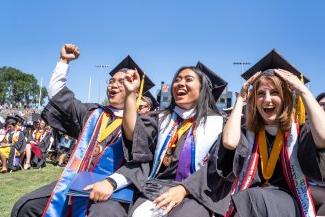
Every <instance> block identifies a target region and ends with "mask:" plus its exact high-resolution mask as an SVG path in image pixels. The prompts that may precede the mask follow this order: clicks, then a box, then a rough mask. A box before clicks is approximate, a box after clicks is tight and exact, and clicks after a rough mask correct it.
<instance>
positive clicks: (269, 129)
mask: <svg viewBox="0 0 325 217" xmlns="http://www.w3.org/2000/svg"><path fill="white" fill-rule="evenodd" d="M265 130H266V131H267V132H268V133H269V134H270V135H272V136H275V135H276V133H277V132H278V125H265Z"/></svg>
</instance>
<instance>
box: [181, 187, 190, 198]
mask: <svg viewBox="0 0 325 217" xmlns="http://www.w3.org/2000/svg"><path fill="white" fill-rule="evenodd" d="M178 187H179V189H180V190H181V191H182V193H183V195H184V197H186V196H187V195H189V194H190V192H189V191H188V190H187V189H186V188H185V186H184V185H179V186H178Z"/></svg>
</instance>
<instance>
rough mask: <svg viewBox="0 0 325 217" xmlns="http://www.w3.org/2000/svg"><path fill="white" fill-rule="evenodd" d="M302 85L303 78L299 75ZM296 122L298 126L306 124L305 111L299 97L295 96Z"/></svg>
mask: <svg viewBox="0 0 325 217" xmlns="http://www.w3.org/2000/svg"><path fill="white" fill-rule="evenodd" d="M300 80H301V82H302V83H305V82H304V76H303V75H302V74H301V78H300ZM297 121H298V123H299V125H302V124H304V123H305V122H306V110H305V106H304V103H303V101H302V98H301V96H299V95H298V96H297Z"/></svg>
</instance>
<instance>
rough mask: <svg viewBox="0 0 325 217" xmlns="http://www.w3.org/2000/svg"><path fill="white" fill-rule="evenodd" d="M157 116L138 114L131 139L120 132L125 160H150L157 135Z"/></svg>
mask: <svg viewBox="0 0 325 217" xmlns="http://www.w3.org/2000/svg"><path fill="white" fill-rule="evenodd" d="M157 117H158V116H157V114H156V115H155V114H148V115H144V116H138V117H137V120H136V125H135V129H134V134H133V140H132V141H129V140H127V139H126V138H125V136H124V133H122V136H123V151H124V157H125V159H126V161H127V162H134V163H142V162H148V161H152V159H153V156H154V152H155V148H156V143H157V136H158V130H157V129H158V118H157Z"/></svg>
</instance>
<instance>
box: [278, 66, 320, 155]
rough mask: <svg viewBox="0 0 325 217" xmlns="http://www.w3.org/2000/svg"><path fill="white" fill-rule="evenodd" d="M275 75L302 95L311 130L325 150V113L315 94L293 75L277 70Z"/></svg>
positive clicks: (317, 145) (315, 139)
mask: <svg viewBox="0 0 325 217" xmlns="http://www.w3.org/2000/svg"><path fill="white" fill-rule="evenodd" d="M275 73H276V74H277V75H279V76H280V77H281V78H283V79H284V80H285V81H286V82H287V83H289V85H290V86H291V87H293V88H294V89H295V91H296V92H297V93H298V94H299V95H301V97H302V100H303V101H304V106H305V108H306V110H307V114H308V119H309V123H310V129H311V133H312V136H313V139H314V141H315V145H316V147H317V148H318V149H324V148H325V112H324V110H323V109H322V107H321V106H320V105H319V104H318V102H317V101H316V99H315V98H314V96H313V94H312V93H311V92H310V91H309V90H308V88H307V87H306V86H305V85H304V84H303V83H302V82H301V81H300V80H299V78H298V77H297V76H295V75H293V74H292V73H290V72H288V71H285V70H282V69H276V70H275Z"/></svg>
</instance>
